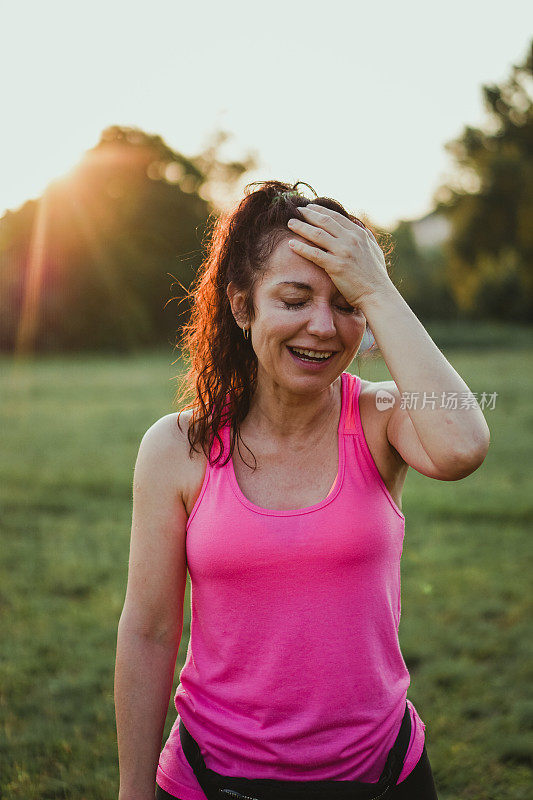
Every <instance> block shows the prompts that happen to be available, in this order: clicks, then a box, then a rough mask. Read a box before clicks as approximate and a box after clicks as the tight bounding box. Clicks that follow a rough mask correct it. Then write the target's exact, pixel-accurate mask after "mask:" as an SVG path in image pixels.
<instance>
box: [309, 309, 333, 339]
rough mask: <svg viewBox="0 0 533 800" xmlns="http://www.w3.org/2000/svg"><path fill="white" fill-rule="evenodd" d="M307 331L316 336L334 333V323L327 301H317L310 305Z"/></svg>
mask: <svg viewBox="0 0 533 800" xmlns="http://www.w3.org/2000/svg"><path fill="white" fill-rule="evenodd" d="M307 330H308V331H309V333H314V334H316V335H317V336H328V335H329V336H331V335H334V334H335V332H336V331H335V323H334V321H333V313H332V311H331V308H330V307H329V304H328V303H318V304H316V305H313V306H312V310H311V315H310V317H309V322H308V323H307Z"/></svg>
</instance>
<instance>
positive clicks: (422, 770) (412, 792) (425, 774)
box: [155, 745, 438, 800]
mask: <svg viewBox="0 0 533 800" xmlns="http://www.w3.org/2000/svg"><path fill="white" fill-rule="evenodd" d="M389 797H390V800H438V797H437V790H436V788H435V782H434V780H433V772H432V771H431V764H430V763H429V756H428V753H427V750H426V745H424V749H423V750H422V755H421V756H420V758H419V760H418V763H417V765H416V767H415V768H414V769H412V770H411V772H410V773H409V775H408V776H407V778H406V779H405V780H403V781H402V782H401V783H397V784H396V786H395V787H394V789H393V790H392V791H391V792H389V794H388V796H387V800H388V798H389ZM155 800H179V798H176V797H175V796H174V795H173V794H169V793H168V792H165V790H164V789H162V788H161V787H160V786H159V785H158V784H157V783H156V786H155ZM324 800H327V799H326V798H325V799H324Z"/></svg>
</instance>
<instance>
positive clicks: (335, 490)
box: [222, 372, 360, 517]
mask: <svg viewBox="0 0 533 800" xmlns="http://www.w3.org/2000/svg"><path fill="white" fill-rule="evenodd" d="M353 377H354V378H355V379H356V381H357V383H359V380H360V379H359V378H358V376H356V375H355V376H353ZM347 381H348V374H347V373H346V372H342V373H341V411H340V415H339V424H338V427H337V451H338V468H337V476H336V478H335V481H334V482H333V484H332V486H331V488H330V490H329V492H328V494H327V496H326V497H325V498H324V499H323V500H320V501H319V502H318V503H314V504H313V505H311V506H305V507H304V508H291V509H274V508H262V506H258V505H256V504H255V503H252V501H251V500H249V499H248V498H247V497H246V496H245V494H244V493H243V492H242V490H241V488H240V486H239V484H238V482H237V476H236V474H235V467H234V465H233V456H232V457H231V458H230V459H229V460H228V462H227V464H226V465H225V467H224V468H225V469H227V470H228V473H229V480H230V484H231V488H232V489H233V493H234V494H235V496H236V498H237V500H239V502H240V503H242V505H243V506H245V507H246V508H248V509H249V510H250V511H253V512H255V513H256V514H264V515H265V516H269V517H294V516H298V515H299V514H309V513H310V512H312V511H318V510H319V509H321V508H324V507H325V506H327V505H329V503H331V502H333V500H335V498H336V497H337V495H338V494H339V492H340V491H341V489H342V486H343V483H344V473H345V466H346V448H345V446H344V433H345V423H346V411H347V396H348V384H347ZM349 396H350V398H351V397H353V395H352V393H351V392H350V393H349ZM350 418H351V414H350ZM222 435H223V436H224V447H226V446H227V447H228V448H229V445H230V441H229V439H230V434H229V423H227V424H226V425H225V426H224V428H223V432H222Z"/></svg>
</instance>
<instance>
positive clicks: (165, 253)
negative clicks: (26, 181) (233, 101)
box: [0, 41, 533, 353]
mask: <svg viewBox="0 0 533 800" xmlns="http://www.w3.org/2000/svg"><path fill="white" fill-rule="evenodd" d="M532 82H533V41H532V42H531V44H530V45H529V49H528V53H527V56H526V58H525V59H524V60H523V62H521V63H519V64H518V65H513V67H512V71H511V74H510V76H509V78H508V79H507V80H506V81H505V82H503V83H502V84H501V85H500V86H492V85H491V86H483V87H482V92H483V99H484V103H485V108H486V111H487V117H488V119H487V124H486V126H484V128H483V129H477V128H473V127H470V126H466V127H465V128H464V130H463V132H462V133H461V135H460V136H459V137H458V138H457V139H455V140H453V141H451V142H448V143H447V145H446V148H447V150H448V151H449V153H450V154H451V156H452V158H453V160H454V164H455V169H456V173H455V175H454V176H453V178H452V179H451V180H449V181H448V182H447V183H446V184H445V185H442V186H441V187H439V189H438V190H437V192H436V193H435V195H434V197H433V198H432V203H433V210H434V213H435V215H437V216H441V217H442V218H444V219H445V220H446V221H447V223H448V226H449V234H448V235H447V237H446V239H445V240H443V241H439V242H436V243H434V244H432V245H430V246H421V245H420V244H419V243H417V238H416V235H415V233H416V232H415V227H416V223H415V222H413V221H400V222H399V223H398V225H397V226H396V227H395V228H394V229H393V230H391V231H383V230H381V231H379V229H378V232H379V233H381V234H382V235H385V236H387V237H390V240H391V242H392V244H393V247H392V248H391V253H392V255H391V256H389V258H390V269H391V276H392V278H393V280H394V282H395V284H396V285H397V286H398V288H399V290H400V291H401V293H402V295H403V296H404V297H405V299H406V301H407V302H408V303H409V305H410V306H411V307H412V308H413V310H414V312H415V313H416V314H417V316H419V318H420V319H421V320H422V321H423V322H429V321H431V320H450V319H456V320H460V319H469V320H499V321H514V322H531V320H532V318H533V313H532V312H533V269H532V265H533V113H532V108H533V97H532ZM227 136H228V134H226V133H225V132H217V133H215V135H214V136H213V139H212V141H211V142H210V143H209V145H208V146H207V147H206V148H205V149H204V151H203V152H202V153H200V154H199V155H197V156H195V157H191V158H188V157H185V156H184V155H183V154H181V153H179V152H177V151H176V150H173V149H172V148H170V147H169V146H168V145H167V144H166V143H165V142H164V141H163V139H162V138H161V137H160V136H157V135H150V134H147V133H145V132H144V131H142V130H139V129H137V128H130V127H122V126H118V125H116V126H110V127H109V128H107V129H106V130H104V131H103V132H102V134H101V137H100V141H99V142H98V143H97V145H96V146H95V147H94V148H92V149H91V150H89V151H88V152H87V153H86V154H85V156H84V158H83V159H82V160H81V161H80V163H79V164H78V165H77V167H76V168H75V169H74V170H73V171H72V172H71V173H69V175H68V176H65V177H64V178H62V179H60V180H57V181H54V182H53V183H51V184H50V185H49V186H48V187H47V189H46V191H45V192H44V193H43V195H42V196H41V197H40V198H39V199H37V200H30V201H28V202H27V203H25V204H24V205H23V206H22V207H21V208H19V209H17V210H15V211H7V212H6V213H5V215H4V216H3V217H2V218H1V219H0V351H2V352H5V353H13V352H17V353H28V352H31V353H33V352H52V351H57V352H62V351H67V352H68V351H81V350H95V349H100V350H112V351H117V352H127V351H132V350H136V349H140V348H143V347H153V346H157V345H158V344H165V343H168V344H170V345H174V344H176V343H177V341H178V339H179V330H180V328H181V326H182V324H183V322H184V321H185V320H186V318H187V314H188V308H187V301H186V300H185V298H186V293H187V289H188V288H189V287H190V284H191V281H192V279H193V278H194V276H195V274H196V271H197V270H198V268H199V266H200V264H201V263H202V260H203V258H204V256H205V245H206V235H207V234H208V232H209V230H210V226H211V225H212V224H213V221H214V218H215V217H216V215H217V213H218V209H217V197H218V198H219V197H220V196H221V195H222V193H224V192H227V191H229V190H231V188H232V187H234V186H235V185H236V182H237V181H238V180H239V179H241V177H242V176H245V175H246V173H247V172H248V171H250V170H251V169H253V168H254V167H255V166H256V160H255V156H254V155H253V154H248V155H247V156H246V157H245V158H244V159H243V160H241V161H238V162H237V161H236V162H230V163H227V162H224V161H223V160H222V159H221V158H220V157H219V148H220V147H221V145H222V144H223V142H224V141H225V139H226V138H227ZM368 222H369V224H372V223H371V220H368Z"/></svg>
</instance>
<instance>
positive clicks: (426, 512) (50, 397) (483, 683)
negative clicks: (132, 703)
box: [0, 333, 533, 800]
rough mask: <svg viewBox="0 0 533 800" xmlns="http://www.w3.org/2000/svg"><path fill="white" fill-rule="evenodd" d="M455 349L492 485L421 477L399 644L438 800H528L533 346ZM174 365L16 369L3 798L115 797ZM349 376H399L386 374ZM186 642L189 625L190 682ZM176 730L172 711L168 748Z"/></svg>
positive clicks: (5, 417)
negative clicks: (153, 489) (151, 432)
mask: <svg viewBox="0 0 533 800" xmlns="http://www.w3.org/2000/svg"><path fill="white" fill-rule="evenodd" d="M459 339H460V340H462V341H463V345H464V339H462V338H461V337H459ZM448 341H449V342H451V344H450V346H449V347H448V346H446V347H444V346H443V345H441V347H442V349H443V351H444V352H445V355H446V356H447V357H448V359H449V360H450V361H451V363H452V364H453V366H454V367H455V368H456V369H457V370H458V372H459V373H460V374H461V375H462V376H463V377H464V379H465V380H466V382H467V384H468V385H469V387H470V389H471V390H472V391H473V392H482V391H486V392H489V393H492V392H497V393H498V396H497V400H496V404H495V408H494V409H493V410H486V411H485V416H486V419H487V421H488V423H489V427H490V429H491V447H490V451H489V454H488V456H487V458H486V460H485V462H484V464H483V465H482V466H481V468H480V469H479V470H478V471H477V472H476V473H474V474H473V475H471V476H469V477H468V478H466V479H464V480H462V481H458V482H440V481H434V480H431V479H429V478H426V477H423V476H421V475H419V474H417V473H415V472H414V471H413V470H410V472H409V475H408V478H407V483H406V487H405V490H404V495H403V510H404V513H405V516H406V538H405V544H404V550H403V557H402V565H403V566H402V618H401V625H400V641H401V646H402V651H403V653H404V657H405V660H406V662H407V666H408V667H409V670H410V673H411V687H410V689H409V697H410V699H411V700H412V701H413V703H414V704H415V706H416V707H417V709H418V711H419V713H420V715H421V717H422V719H423V720H424V721H425V723H426V726H427V730H426V744H427V748H428V752H429V756H430V759H431V763H432V767H433V771H434V774H435V779H436V783H437V788H438V791H439V798H440V800H526V798H531V796H532V788H531V787H532V757H533V700H532V699H531V692H530V691H528V689H530V688H531V677H532V676H531V673H532V667H533V659H532V653H531V641H532V637H531V627H530V625H528V622H529V620H530V618H531V605H530V601H531V590H530V586H531V582H530V576H531V571H532V570H531V561H530V556H531V551H532V547H531V535H532V531H531V522H532V521H533V501H532V492H531V477H532V474H531V452H532V442H533V404H532V402H531V398H532V396H533V358H532V355H533V337H532V335H531V333H529V334H524V333H522V334H521V338H520V346H519V349H514V348H513V347H512V346H511V347H509V346H507V347H505V348H503V347H502V346H501V342H502V341H503V340H502V339H501V337H500V336H499V335H498V336H497V337H496V339H495V340H493V341H492V342H490V343H489V345H490V346H478V345H479V343H478V342H477V341H476V340H475V337H474V342H473V343H472V346H471V347H467V349H464V347H463V349H457V348H456V347H455V344H454V342H455V340H454V337H453V335H450V337H448ZM509 341H510V342H512V341H513V337H512V335H509V336H508V337H507V342H509ZM172 358H173V356H172V353H169V352H164V353H161V352H159V353H154V354H147V355H142V356H131V357H114V356H83V357H79V358H77V357H47V358H45V359H39V360H35V361H31V360H30V361H26V362H19V363H17V364H13V363H12V362H11V360H10V359H9V358H7V357H4V358H2V359H1V360H0V367H1V370H2V385H1V387H0V391H1V392H2V400H1V405H0V424H1V429H2V448H1V455H0V475H1V480H0V502H1V508H0V524H1V565H0V608H1V629H2V648H1V652H2V655H1V658H2V661H1V674H0V684H1V695H0V714H1V719H2V742H1V754H0V758H1V762H0V773H1V779H0V795H1V796H2V797H3V798H5V800H13V799H14V798H21V799H22V798H24V800H37V799H39V800H43V799H46V798H76V800H83V799H85V800H96V799H97V798H98V799H100V798H102V800H104V799H105V800H110V798H116V796H117V788H118V768H117V753H116V731H115V721H114V705H113V670H114V656H115V643H116V630H117V623H118V619H119V616H120V612H121V609H122V603H123V600H124V592H125V585H126V577H127V563H128V546H129V531H130V523H131V482H132V476H133V467H134V463H135V458H136V454H137V449H138V446H139V442H140V439H141V437H142V435H143V433H144V432H145V431H146V429H147V428H148V427H149V426H150V425H151V424H152V423H153V422H154V421H155V420H156V419H158V418H159V417H160V416H162V415H163V414H166V413H168V412H169V411H172V410H173V409H172V406H171V400H172V396H173V394H174V391H175V388H176V381H175V380H173V376H175V375H176V374H178V372H179V369H178V365H172V364H171V360H172ZM351 371H354V372H358V374H360V375H361V376H362V377H363V378H366V379H369V380H381V379H385V378H388V377H389V375H388V372H387V370H386V367H385V366H384V364H383V362H382V361H381V360H377V361H373V362H371V363H368V364H366V365H362V364H361V365H358V364H357V363H355V362H354V364H353V365H352V368H351ZM185 608H186V614H187V613H188V609H189V587H188V586H187V596H186V602H185ZM187 639H188V619H187V617H186V619H185V621H184V633H183V637H182V642H181V646H180V651H179V656H178V661H177V664H176V678H177V676H178V674H179V670H180V669H181V666H182V664H183V662H184V659H185V654H186V649H187ZM175 685H176V683H175V684H174V689H175ZM174 718H175V710H174V707H173V702H172V698H171V700H170V703H169V715H168V717H167V723H166V728H165V738H166V736H167V735H168V732H169V730H170V727H171V725H172V723H173V721H174Z"/></svg>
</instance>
